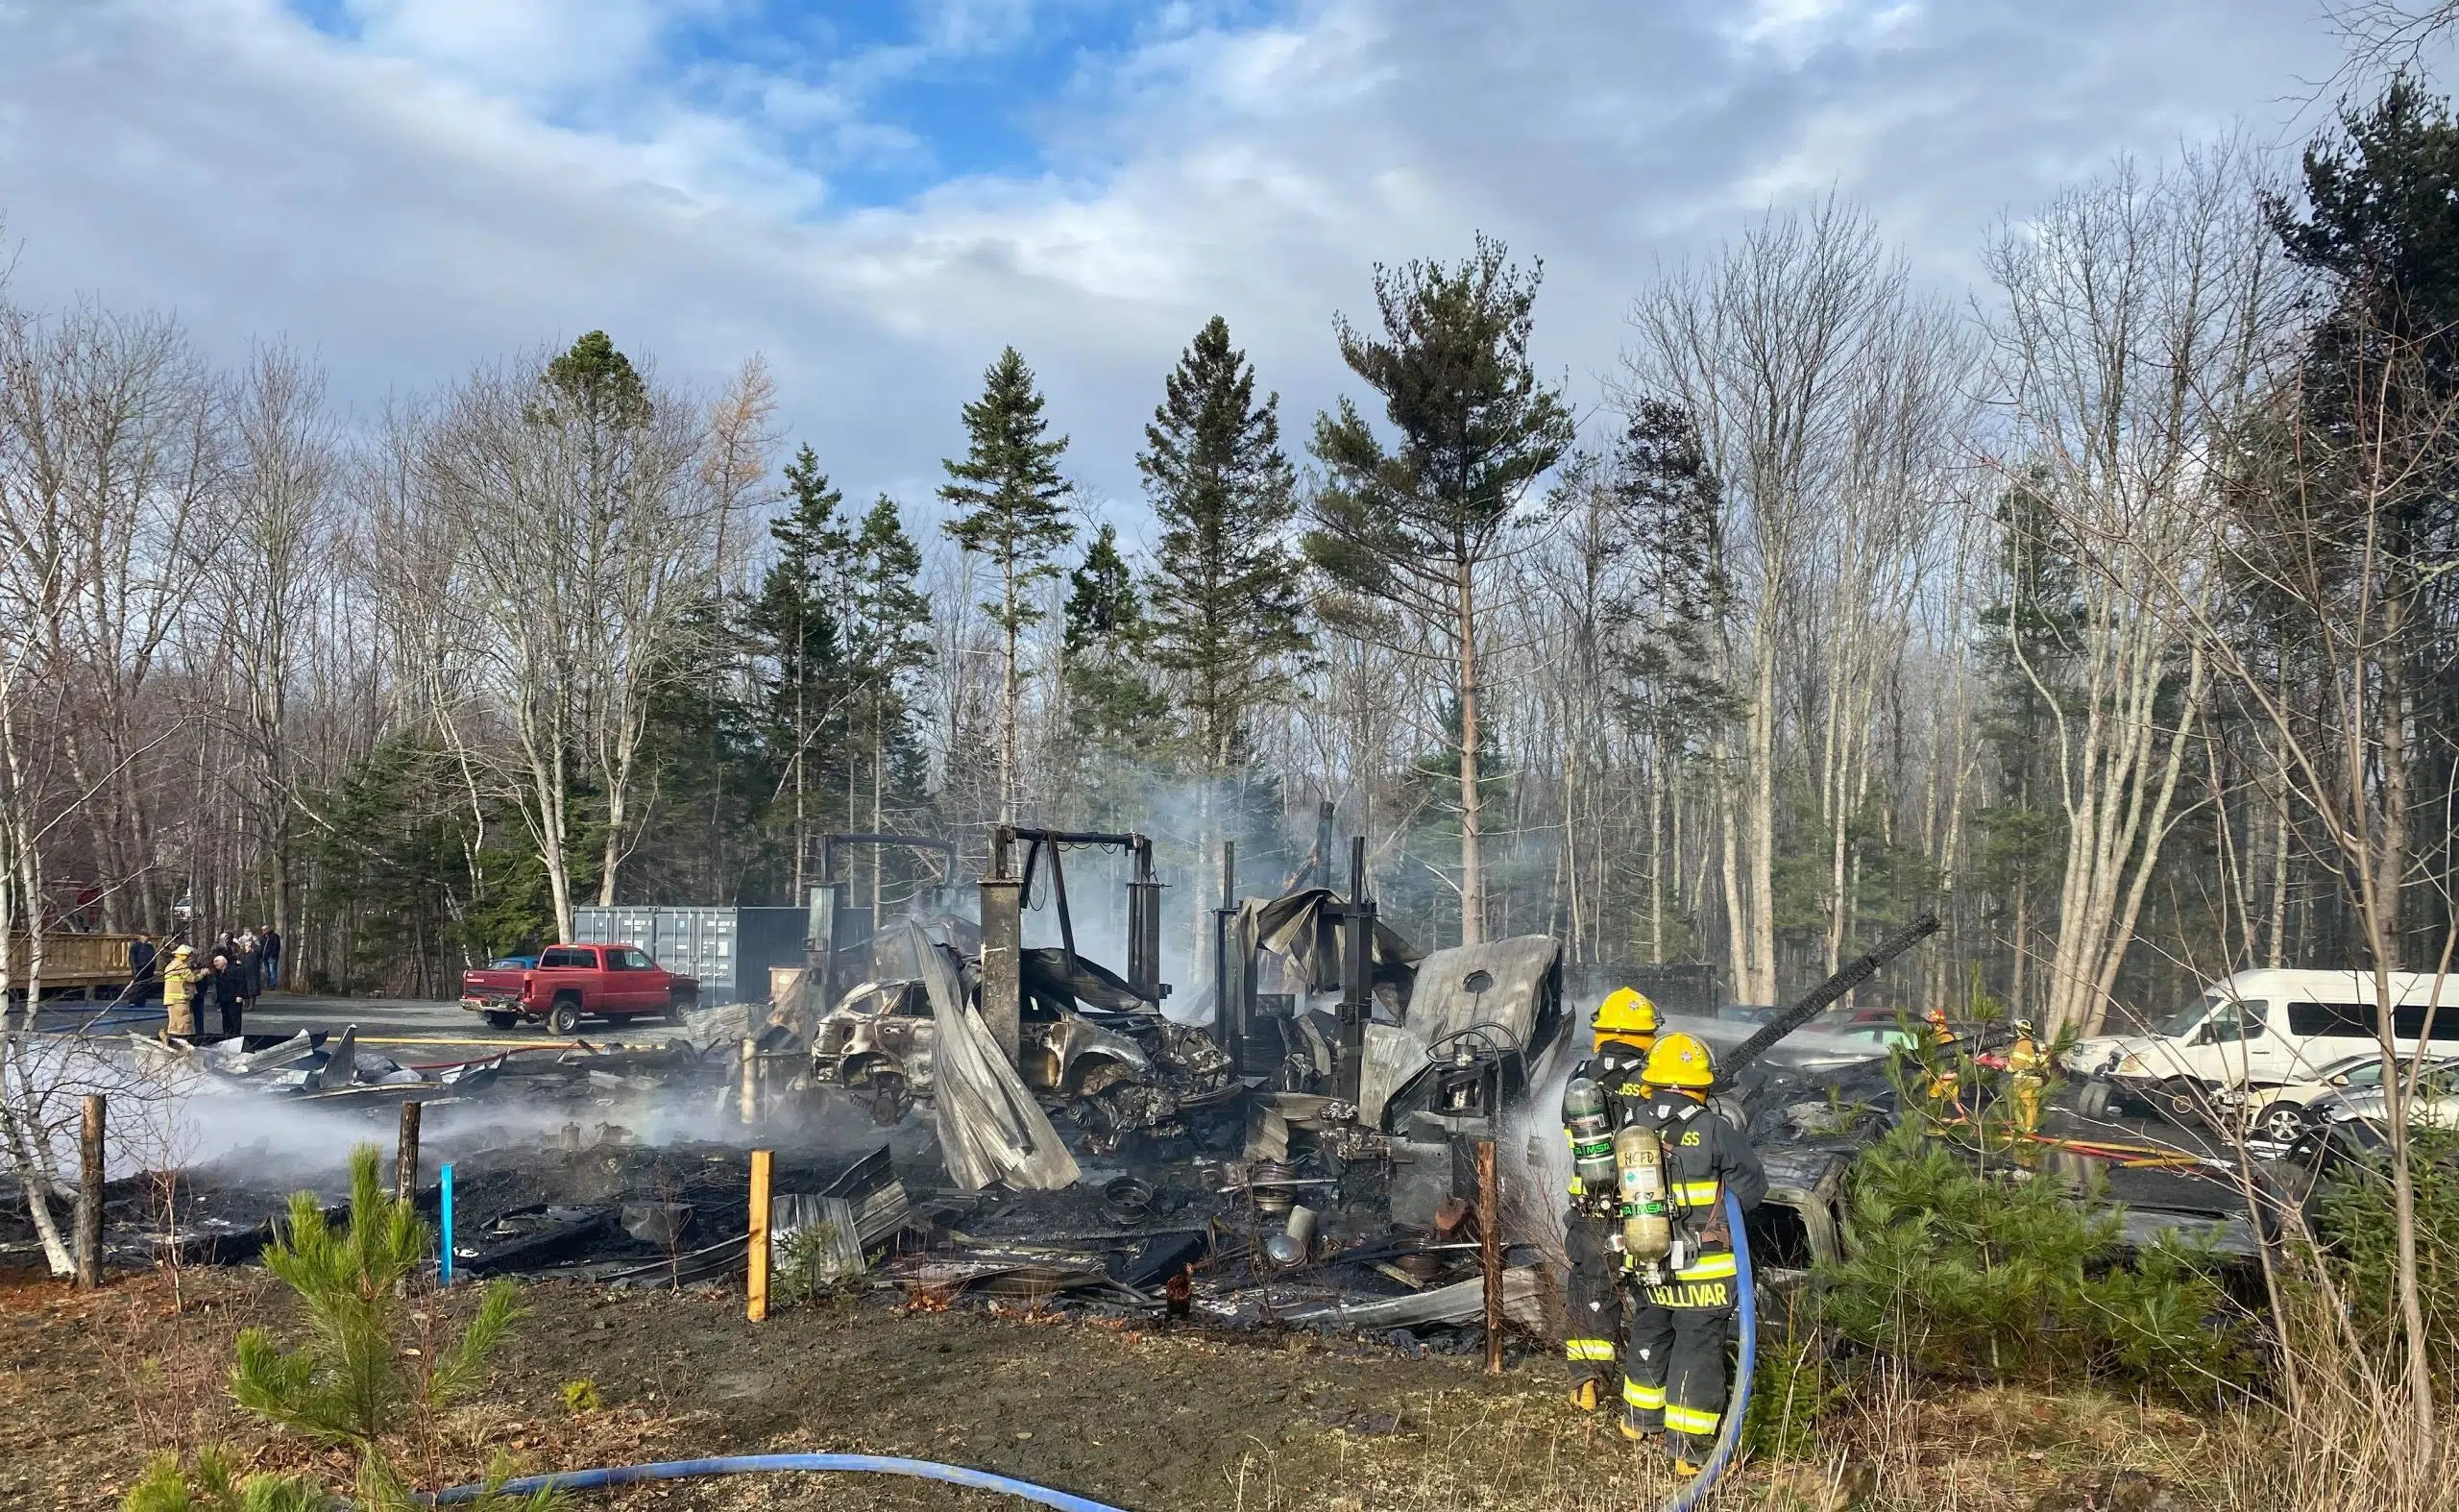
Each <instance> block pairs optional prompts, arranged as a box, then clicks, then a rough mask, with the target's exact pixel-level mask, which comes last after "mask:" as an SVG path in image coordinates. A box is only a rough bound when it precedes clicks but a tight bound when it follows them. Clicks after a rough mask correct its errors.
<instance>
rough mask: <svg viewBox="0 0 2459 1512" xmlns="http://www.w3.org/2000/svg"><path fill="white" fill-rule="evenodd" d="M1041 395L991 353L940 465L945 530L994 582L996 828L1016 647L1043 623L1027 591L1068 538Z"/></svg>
mask: <svg viewBox="0 0 2459 1512" xmlns="http://www.w3.org/2000/svg"><path fill="white" fill-rule="evenodd" d="M1041 409H1042V396H1041V392H1040V390H1039V389H1037V388H1036V387H1035V383H1034V373H1033V369H1031V368H1029V367H1027V366H1025V359H1024V358H1023V357H1022V356H1020V355H1018V354H1017V353H1016V349H1015V348H1013V347H1010V348H1008V349H1007V350H1005V351H1003V352H1001V353H1000V354H999V360H998V361H996V362H993V363H992V364H991V365H990V367H989V368H988V370H987V371H986V372H985V373H984V374H983V379H982V397H981V398H980V399H978V400H976V401H974V402H972V403H969V404H967V405H965V406H964V428H965V437H966V441H967V450H966V452H965V457H964V460H963V461H962V462H959V461H955V460H943V461H942V462H941V463H940V466H942V467H944V468H946V469H947V473H948V481H947V482H945V483H943V484H941V485H940V486H939V497H940V499H942V500H946V501H947V502H948V503H949V504H950V505H953V506H954V507H956V508H958V509H961V510H962V511H963V513H962V514H960V515H958V516H957V518H955V519H953V520H951V521H949V522H948V524H947V531H948V534H949V536H950V537H951V538H953V539H954V540H955V541H956V543H957V545H959V546H961V547H962V548H963V549H965V550H967V551H970V552H973V553H974V554H976V555H978V556H983V557H986V558H988V559H989V562H990V565H991V566H992V567H994V568H996V569H997V570H998V573H999V597H998V598H997V599H996V600H995V601H992V602H989V603H986V604H984V605H983V606H982V607H983V611H984V612H985V613H986V614H988V615H989V616H990V617H991V621H992V622H993V623H995V624H997V625H998V626H999V632H1000V638H1001V646H1002V653H1001V661H1000V684H999V822H1000V823H1002V824H1008V823H1012V822H1014V820H1015V817H1016V705H1017V699H1018V693H1019V689H1020V682H1019V679H1018V676H1017V669H1016V640H1017V637H1018V635H1019V634H1020V633H1021V632H1022V631H1023V630H1024V629H1025V627H1026V626H1028V625H1031V624H1035V623H1037V622H1039V621H1040V620H1041V618H1042V612H1041V609H1040V608H1039V606H1037V605H1036V604H1035V603H1034V601H1033V598H1032V597H1031V590H1032V588H1033V586H1034V585H1035V583H1038V582H1044V581H1047V580H1049V579H1050V578H1053V577H1056V576H1058V575H1059V569H1058V568H1057V567H1056V566H1054V565H1053V564H1052V562H1051V557H1052V554H1053V553H1055V552H1056V551H1057V550H1058V549H1059V548H1060V547H1062V546H1065V545H1066V544H1067V543H1068V542H1069V541H1072V540H1074V539H1075V536H1076V527H1075V525H1074V524H1071V523H1070V522H1069V521H1068V519H1067V516H1066V513H1065V511H1064V509H1063V508H1062V507H1061V506H1062V502H1063V500H1065V499H1066V498H1067V495H1068V493H1069V492H1070V489H1069V485H1068V483H1067V480H1066V479H1065V478H1064V477H1063V476H1060V475H1059V458H1060V457H1061V456H1063V455H1065V454H1066V451H1067V438H1066V437H1065V436H1060V437H1059V438H1058V439H1057V440H1055V441H1054V440H1051V439H1048V436H1049V431H1050V422H1048V421H1047V420H1044V419H1043V418H1042V413H1041Z"/></svg>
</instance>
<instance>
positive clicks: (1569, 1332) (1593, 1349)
mask: <svg viewBox="0 0 2459 1512" xmlns="http://www.w3.org/2000/svg"><path fill="white" fill-rule="evenodd" d="M1647 1060H1648V1056H1647V1052H1646V1051H1645V1050H1644V1049H1642V1048H1640V1047H1639V1046H1637V1045H1632V1044H1626V1043H1620V1042H1617V1041H1611V1040H1609V1041H1608V1042H1607V1043H1606V1044H1605V1046H1604V1047H1603V1048H1602V1049H1601V1050H1599V1051H1598V1052H1597V1053H1596V1054H1595V1056H1593V1057H1591V1058H1590V1059H1588V1060H1587V1061H1582V1062H1581V1063H1580V1064H1578V1065H1576V1066H1574V1067H1572V1068H1571V1080H1573V1081H1576V1080H1578V1079H1579V1078H1581V1077H1586V1078H1587V1079H1588V1080H1590V1081H1592V1082H1595V1084H1596V1085H1597V1086H1598V1087H1599V1088H1600V1089H1601V1090H1602V1091H1603V1092H1604V1093H1605V1118H1606V1123H1607V1125H1608V1127H1610V1128H1614V1129H1619V1128H1621V1127H1623V1126H1624V1125H1626V1124H1631V1123H1636V1122H1638V1121H1639V1118H1640V1110H1641V1109H1642V1108H1643V1107H1644V1106H1645V1105H1646V1100H1647V1088H1646V1087H1645V1086H1643V1085H1641V1082H1640V1068H1641V1067H1643V1066H1644V1065H1646V1064H1647ZM1566 1133H1568V1131H1566ZM1616 1197H1617V1194H1616V1193H1615V1192H1613V1191H1610V1190H1608V1191H1602V1192H1590V1191H1585V1190H1583V1189H1582V1187H1581V1183H1580V1179H1579V1173H1578V1172H1577V1171H1576V1170H1574V1171H1573V1172H1572V1173H1571V1183H1570V1199H1571V1203H1570V1213H1569V1214H1568V1215H1566V1217H1565V1218H1564V1221H1563V1245H1564V1248H1565V1250H1567V1251H1568V1252H1569V1255H1570V1266H1571V1274H1570V1287H1569V1290H1568V1292H1567V1295H1566V1296H1565V1299H1564V1300H1565V1302H1566V1303H1567V1304H1568V1307H1569V1312H1570V1317H1569V1320H1568V1324H1567V1327H1566V1329H1565V1335H1566V1336H1565V1338H1564V1339H1563V1355H1564V1359H1565V1362H1566V1363H1567V1364H1568V1365H1569V1366H1570V1377H1571V1380H1572V1382H1573V1384H1577V1383H1578V1382H1580V1381H1583V1380H1593V1381H1595V1382H1597V1383H1598V1384H1599V1385H1602V1384H1603V1383H1605V1382H1606V1381H1608V1380H1611V1379H1612V1378H1613V1377H1614V1366H1615V1363H1616V1361H1617V1360H1618V1359H1619V1357H1620V1353H1621V1351H1620V1339H1621V1334H1622V1291H1621V1271H1622V1256H1621V1255H1620V1254H1619V1252H1618V1251H1616V1250H1615V1249H1614V1247H1613V1233H1614V1231H1615V1229H1616V1228H1617V1227H1619V1225H1618V1223H1617V1220H1616V1218H1615V1209H1614V1204H1615V1201H1616Z"/></svg>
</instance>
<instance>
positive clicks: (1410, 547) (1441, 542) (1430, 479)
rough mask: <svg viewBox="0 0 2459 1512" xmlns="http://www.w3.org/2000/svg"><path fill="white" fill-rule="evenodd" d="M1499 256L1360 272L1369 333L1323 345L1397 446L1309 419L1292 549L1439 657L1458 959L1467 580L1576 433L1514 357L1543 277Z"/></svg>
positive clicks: (1474, 865) (1466, 743) (1470, 728)
mask: <svg viewBox="0 0 2459 1512" xmlns="http://www.w3.org/2000/svg"><path fill="white" fill-rule="evenodd" d="M1509 256H1510V254H1509V251H1508V249H1506V248H1505V247H1504V246H1503V244H1502V243H1500V242H1498V241H1495V240H1492V239H1490V238H1488V237H1485V236H1482V235H1481V236H1479V237H1478V238H1477V250H1476V252H1475V254H1474V255H1473V256H1470V257H1469V258H1468V259H1467V260H1465V261H1463V262H1462V263H1461V264H1460V265H1459V266H1458V267H1456V268H1446V267H1443V266H1441V265H1439V264H1436V263H1431V262H1422V261H1421V262H1412V263H1410V264H1409V265H1408V266H1407V267H1405V268H1401V269H1398V270H1393V269H1387V268H1382V267H1377V268H1376V271H1375V298H1376V305H1377V307H1378V313H1379V314H1380V315H1381V318H1382V325H1383V329H1382V331H1381V332H1380V333H1379V334H1373V333H1368V332H1365V331H1361V330H1359V329H1356V328H1354V327H1352V326H1351V325H1350V324H1349V322H1348V321H1347V320H1346V319H1344V320H1342V321H1340V322H1339V324H1338V326H1337V328H1336V329H1338V331H1339V335H1340V346H1341V357H1342V359H1343V360H1344V361H1346V362H1347V363H1348V364H1349V366H1350V370H1351V372H1353V373H1355V374H1356V375H1357V376H1358V377H1359V378H1363V379H1365V380H1366V382H1367V384H1368V386H1370V387H1371V388H1373V389H1374V390H1375V391H1376V393H1377V394H1378V395H1380V396H1381V398H1382V401H1383V413H1384V418H1385V419H1386V420H1388V421H1389V422H1390V423H1391V425H1392V427H1393V428H1394V429H1395V430H1397V431H1398V432H1399V433H1400V436H1399V440H1398V443H1397V444H1396V445H1393V446H1389V447H1387V446H1386V445H1385V444H1384V443H1383V441H1382V439H1381V438H1380V437H1378V436H1377V435H1376V431H1375V427H1373V426H1372V425H1371V424H1369V423H1368V421H1367V419H1366V417H1365V416H1364V415H1362V414H1360V413H1359V412H1358V409H1357V405H1356V404H1355V403H1354V402H1351V401H1350V400H1348V399H1343V400H1342V401H1341V404H1340V411H1339V413H1338V414H1336V415H1323V416H1319V417H1318V418H1317V420H1316V422H1315V441H1314V451H1315V455H1316V456H1317V458H1319V459H1320V460H1321V461H1322V462H1323V463H1324V466H1325V467H1326V469H1327V471H1328V472H1329V474H1330V477H1329V479H1328V484H1329V486H1327V488H1325V489H1324V490H1323V491H1322V492H1321V493H1319V494H1318V495H1317V496H1316V498H1315V503H1314V520H1315V528H1314V529H1313V530H1312V531H1310V532H1309V533H1308V534H1307V537H1306V542H1305V547H1306V554H1307V556H1308V557H1309V558H1310V559H1312V560H1313V561H1314V562H1315V564H1316V565H1317V566H1318V567H1320V568H1322V569H1323V570H1324V571H1325V572H1326V573H1327V574H1329V575H1330V577H1331V578H1332V579H1333V581H1334V582H1335V583H1337V584H1339V585H1340V586H1341V587H1342V588H1344V589H1345V590H1347V591H1348V592H1349V593H1351V594H1352V595H1355V596H1357V597H1359V598H1361V599H1363V600H1365V601H1366V602H1368V603H1370V604H1373V605H1376V606H1378V607H1381V608H1388V609H1397V610H1399V611H1400V612H1401V613H1402V614H1404V615H1406V616H1407V617H1409V618H1410V619H1413V620H1415V621H1417V622H1419V623H1421V624H1422V625H1424V626H1425V627H1426V628H1427V629H1428V630H1430V631H1432V632H1434V633H1436V634H1439V635H1441V636H1442V637H1443V639H1444V641H1445V642H1446V644H1447V645H1448V646H1449V652H1450V654H1449V656H1448V657H1447V658H1446V660H1447V662H1448V667H1447V669H1446V670H1447V671H1449V673H1450V676H1451V683H1452V686H1451V688H1450V690H1449V693H1450V695H1451V701H1452V702H1453V703H1455V704H1456V706H1457V708H1458V718H1459V721H1460V722H1459V735H1458V742H1459V751H1460V808H1459V817H1460V938H1461V940H1462V942H1463V943H1470V944H1473V943H1476V942H1477V941H1480V940H1482V939H1484V938H1485V901H1486V878H1485V871H1484V863H1483V857H1482V846H1481V834H1482V831H1483V828H1484V819H1483V795H1482V793H1481V791H1480V788H1479V786H1478V784H1479V780H1480V779H1479V772H1478V759H1479V757H1480V756H1481V755H1482V754H1483V749H1484V743H1485V729H1484V726H1483V723H1482V721H1481V716H1482V714H1483V708H1482V705H1481V701H1480V698H1479V693H1480V690H1479V687H1478V682H1477V656H1478V650H1479V646H1478V628H1479V618H1478V616H1479V609H1478V604H1477V590H1478V585H1479V579H1480V577H1481V576H1482V575H1484V571H1485V569H1486V568H1487V566H1488V564H1489V563H1491V562H1492V561H1493V560H1494V559H1495V558H1496V557H1497V555H1499V554H1500V553H1501V552H1502V551H1503V550H1504V549H1506V547H1507V545H1508V543H1509V540H1510V538H1511V536H1512V535H1513V533H1514V530H1515V527H1516V526H1518V525H1520V524H1524V523H1525V522H1524V521H1523V519H1522V511H1521V508H1520V505H1521V502H1522V499H1523V498H1524V497H1525V495H1526V494H1527V492H1528V490H1529V488H1530V487H1532V486H1533V485H1534V484H1535V483H1536V482H1537V480H1538V479H1539V478H1541V477H1543V476H1545V475H1546V473H1548V472H1550V471H1551V470H1552V468H1553V466H1554V464H1555V463H1556V462H1557V461H1559V460H1561V458H1562V455H1563V453H1564V452H1566V451H1570V445H1571V441H1572V437H1573V434H1574V430H1575V428H1576V427H1575V425H1574V422H1573V420H1572V417H1571V412H1570V406H1569V405H1568V404H1566V403H1565V402H1564V400H1563V397H1562V394H1561V392H1560V391H1559V390H1557V389H1553V388H1549V387H1547V386H1546V384H1544V383H1542V382H1540V381H1539V380H1538V378H1537V370H1536V368H1535V367H1534V366H1533V365H1532V364H1531V362H1530V360H1529V356H1528V342H1529V336H1530V333H1531V331H1532V329H1533V327H1534V317H1533V315H1532V313H1531V312H1532V310H1533V309H1534V308H1535V305H1536V302H1537V285H1538V281H1539V279H1540V278H1541V276H1542V274H1543V271H1544V269H1543V264H1540V265H1538V266H1537V267H1535V268H1531V269H1529V270H1528V271H1526V272H1522V270H1520V269H1519V268H1517V267H1515V266H1513V265H1512V264H1511V263H1510V262H1509V261H1508V258H1509Z"/></svg>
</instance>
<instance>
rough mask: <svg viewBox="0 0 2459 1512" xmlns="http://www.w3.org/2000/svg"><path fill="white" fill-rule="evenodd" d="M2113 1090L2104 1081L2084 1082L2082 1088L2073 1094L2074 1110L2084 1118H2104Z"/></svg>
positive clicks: (2107, 1111)
mask: <svg viewBox="0 0 2459 1512" xmlns="http://www.w3.org/2000/svg"><path fill="white" fill-rule="evenodd" d="M2114 1090H2115V1089H2114V1088H2113V1087H2111V1086H2110V1085H2108V1084H2107V1083H2106V1082H2086V1083H2084V1084H2083V1087H2082V1090H2081V1091H2079V1092H2077V1093H2076V1094H2075V1111H2076V1112H2077V1113H2079V1114H2081V1115H2082V1116H2083V1117H2085V1118H2095V1119H2097V1118H2106V1117H2107V1116H2108V1115H2109V1101H2110V1097H2111V1094H2112V1093H2113V1092H2114Z"/></svg>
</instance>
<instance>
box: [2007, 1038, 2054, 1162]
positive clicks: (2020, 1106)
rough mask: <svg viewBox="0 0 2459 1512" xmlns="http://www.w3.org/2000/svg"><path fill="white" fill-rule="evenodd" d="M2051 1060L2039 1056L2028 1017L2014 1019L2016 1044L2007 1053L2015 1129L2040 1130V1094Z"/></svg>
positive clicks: (2045, 1081) (2038, 1049)
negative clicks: (2013, 1102)
mask: <svg viewBox="0 0 2459 1512" xmlns="http://www.w3.org/2000/svg"><path fill="white" fill-rule="evenodd" d="M2048 1069H2049V1058H2048V1057H2047V1056H2044V1055H2042V1054H2041V1053H2040V1044H2039V1041H2038V1038H2037V1036H2035V1035H2034V1034H2033V1021H2032V1020H2031V1019H2029V1018H2019V1019H2016V1020H2015V1042H2014V1044H2012V1045H2010V1046H2009V1047H2008V1050H2007V1072H2008V1075H2009V1077H2010V1078H2011V1079H2012V1089H2013V1092H2014V1097H2015V1126H2016V1127H2017V1128H2018V1129H2020V1130H2022V1131H2023V1132H2024V1133H2025V1134H2037V1133H2038V1132H2039V1131H2040V1094H2041V1089H2042V1088H2043V1087H2044V1086H2046V1085H2048V1083H2049V1078H2048V1075H2047V1072H2048Z"/></svg>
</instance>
